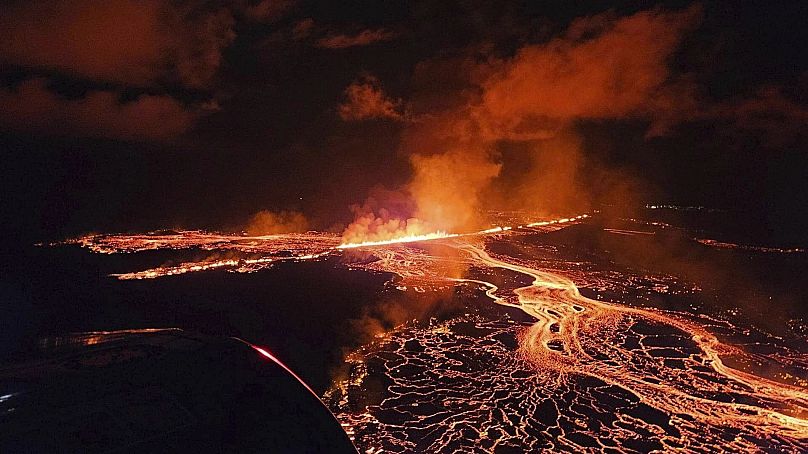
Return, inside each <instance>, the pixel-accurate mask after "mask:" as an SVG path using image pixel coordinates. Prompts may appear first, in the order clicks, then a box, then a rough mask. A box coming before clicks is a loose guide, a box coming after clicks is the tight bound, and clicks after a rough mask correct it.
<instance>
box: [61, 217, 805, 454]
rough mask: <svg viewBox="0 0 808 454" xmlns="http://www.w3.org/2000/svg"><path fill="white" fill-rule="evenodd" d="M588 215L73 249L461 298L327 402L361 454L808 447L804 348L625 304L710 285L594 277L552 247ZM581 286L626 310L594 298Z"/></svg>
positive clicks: (368, 357) (95, 242) (412, 329)
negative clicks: (385, 276)
mask: <svg viewBox="0 0 808 454" xmlns="http://www.w3.org/2000/svg"><path fill="white" fill-rule="evenodd" d="M585 218H587V215H581V216H576V217H572V218H564V219H559V220H554V221H541V222H534V223H525V224H521V225H516V226H514V227H494V228H491V229H486V230H482V231H479V232H472V233H465V234H459V233H455V234H444V233H435V234H432V235H426V236H414V237H401V238H396V239H392V240H389V241H380V242H368V243H355V244H340V242H339V237H338V236H336V235H329V234H317V233H309V234H302V235H275V236H272V237H244V236H238V235H233V236H230V235H220V234H208V233H204V232H173V233H167V234H166V233H160V234H153V235H135V236H130V237H127V236H125V235H109V236H105V235H96V236H91V237H85V238H83V239H79V240H76V242H77V243H79V244H81V245H82V246H84V247H87V248H90V249H91V250H93V251H95V252H100V253H115V252H139V251H149V250H155V249H176V250H189V249H196V250H199V249H201V250H205V251H216V254H218V255H221V254H223V253H224V254H226V255H227V256H226V257H217V258H210V259H208V260H204V261H199V262H184V263H180V264H179V265H173V266H163V267H158V268H154V269H151V270H146V271H142V272H138V273H129V274H120V275H118V276H117V277H118V278H135V279H139V278H151V277H160V276H168V275H173V274H181V273H186V272H194V271H204V270H208V269H226V270H229V271H237V272H249V271H254V270H256V269H261V268H262V267H266V266H271V265H272V264H274V263H276V262H278V261H283V260H310V259H317V258H321V257H328V256H330V255H332V254H334V255H337V254H341V255H342V259H343V262H342V263H345V264H346V265H347V266H350V267H352V268H358V269H364V270H372V271H382V272H387V273H393V274H396V275H398V276H400V278H399V279H398V280H396V281H395V284H396V285H395V288H397V289H399V290H402V291H409V290H414V291H417V292H421V293H427V294H428V292H430V291H432V290H437V289H447V288H448V289H450V290H452V291H453V292H454V295H460V297H462V300H463V303H464V304H465V305H467V307H468V312H467V313H466V314H464V315H458V316H451V317H449V318H448V319H446V320H442V321H441V320H437V321H432V322H429V323H423V322H418V323H416V322H408V323H404V324H403V325H400V326H399V327H397V328H396V329H394V330H393V331H391V332H388V333H386V334H385V335H384V336H382V337H380V338H378V339H377V341H376V342H374V343H373V344H370V345H366V346H364V347H363V348H361V349H360V350H358V351H356V352H354V353H353V354H351V355H350V356H349V357H348V362H349V363H350V364H351V365H352V372H351V374H350V376H349V377H348V378H347V379H346V380H345V381H342V382H338V383H335V386H334V387H333V389H332V390H331V391H329V393H328V394H327V395H326V396H325V397H326V400H327V401H329V402H330V405H331V408H332V410H333V411H334V412H335V413H336V414H337V416H338V418H339V419H340V422H341V423H342V424H343V426H344V427H346V428H347V429H346V430H347V431H348V432H349V433H350V434H352V437H353V440H354V441H355V443H356V444H357V446H358V447H359V448H360V449H361V450H362V451H364V452H380V451H385V452H412V451H415V452H425V451H426V452H429V451H434V452H472V451H495V450H498V449H511V450H517V451H521V452H535V451H541V450H548V451H572V452H581V451H588V452H595V451H600V450H606V449H607V448H608V449H609V450H611V451H613V452H648V451H671V450H684V451H692V452H700V451H702V452H703V451H710V450H714V449H715V448H716V447H717V446H720V447H722V449H725V450H727V451H734V452H749V451H755V450H768V451H778V452H806V451H808V420H807V419H806V418H808V354H806V353H804V351H803V350H801V349H800V348H796V347H793V346H792V345H791V344H787V343H785V341H782V339H779V338H776V337H773V336H769V335H766V334H765V333H762V332H757V334H755V336H757V337H756V338H755V339H758V340H756V341H754V342H753V341H749V342H747V343H745V346H744V348H741V347H740V346H736V343H735V342H736V341H735V339H738V338H744V336H747V334H745V333H749V332H750V328H749V327H741V326H735V325H734V324H733V323H732V322H730V321H728V320H718V319H714V318H710V317H708V316H706V315H693V314H688V313H686V312H684V311H682V312H673V311H671V312H665V311H660V310H655V309H647V308H642V307H636V306H630V305H629V304H630V301H640V302H641V301H642V300H643V298H644V297H645V296H644V295H652V294H655V293H656V294H659V293H663V292H664V293H667V294H668V295H671V296H672V297H673V296H675V295H677V294H678V293H677V292H680V291H681V289H687V288H690V289H693V290H688V291H691V292H696V293H694V294H697V292H698V289H697V288H696V287H693V286H692V285H691V284H684V283H679V282H678V281H677V280H676V279H675V278H672V277H655V276H644V275H639V276H638V275H634V274H632V273H631V272H629V271H628V270H623V271H620V270H616V269H612V268H606V269H603V270H599V269H597V268H596V267H595V265H594V264H588V263H586V262H581V261H578V260H574V261H573V260H570V259H569V258H568V257H565V256H564V255H563V252H562V251H561V250H560V249H559V248H558V247H556V246H549V245H547V244H545V242H543V241H542V235H543V234H544V233H545V232H549V231H553V230H555V229H559V228H562V227H564V226H567V225H570V224H573V223H577V222H580V221H582V220H584V219H585ZM607 232H608V233H619V234H632V235H633V234H638V233H646V232H644V231H642V232H641V231H635V230H620V229H611V230H610V231H607ZM648 237H652V236H651V235H648ZM354 249H361V250H362V251H361V253H360V254H355V253H353V252H350V250H354ZM503 251H504V252H503ZM236 255H238V256H236ZM354 256H356V257H358V258H359V259H358V260H355V261H352V259H353V257H354ZM576 282H577V283H578V285H581V286H582V287H586V288H587V289H588V290H590V291H594V290H598V291H604V292H606V293H607V294H610V295H617V296H616V297H615V298H612V299H614V300H616V302H614V303H611V302H605V301H599V300H598V299H592V298H588V297H585V296H584V295H582V294H581V292H580V291H579V288H578V285H576ZM391 291H394V290H391ZM469 292H471V294H470V293H469ZM475 293H479V294H480V295H485V296H487V297H488V298H490V299H492V300H493V301H494V302H495V303H497V304H495V305H494V304H490V303H485V304H483V303H481V302H479V301H478V299H477V298H476V296H474V294H475ZM450 294H451V293H450ZM467 297H468V298H467ZM598 298H599V299H600V297H598ZM479 300H484V301H488V300H487V299H484V298H479ZM514 313H516V314H519V316H516V315H513V314H514ZM719 333H720V334H719ZM727 339H732V340H733V342H732V343H730V342H728V341H727ZM737 344H738V345H740V344H744V343H743V342H737ZM747 347H752V348H751V349H749V348H747Z"/></svg>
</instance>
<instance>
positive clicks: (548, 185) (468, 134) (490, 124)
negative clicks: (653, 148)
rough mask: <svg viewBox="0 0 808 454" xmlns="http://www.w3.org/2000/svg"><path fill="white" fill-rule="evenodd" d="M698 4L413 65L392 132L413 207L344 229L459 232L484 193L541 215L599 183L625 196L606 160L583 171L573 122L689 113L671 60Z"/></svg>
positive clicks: (583, 197)
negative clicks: (502, 51) (508, 51)
mask: <svg viewBox="0 0 808 454" xmlns="http://www.w3.org/2000/svg"><path fill="white" fill-rule="evenodd" d="M700 14H701V13H700V9H699V8H698V7H691V8H689V9H686V10H683V11H678V12H668V11H663V10H659V9H655V10H651V11H643V12H639V13H636V14H634V15H632V16H628V17H617V16H615V15H614V14H611V13H606V14H600V15H597V16H592V17H585V18H580V19H576V20H574V21H573V22H572V23H571V24H570V25H569V27H568V28H567V30H566V31H565V32H563V33H562V34H560V35H559V36H557V37H555V38H552V39H550V40H549V41H546V42H543V43H538V44H528V45H524V46H522V47H521V48H519V49H518V50H517V51H516V52H515V53H513V54H512V56H510V57H505V58H500V57H497V56H493V55H490V54H489V53H486V52H483V53H482V55H481V54H480V53H479V52H478V53H477V54H474V55H470V56H468V57H466V58H464V59H463V58H461V59H459V62H458V61H454V62H449V63H447V62H446V61H432V62H424V63H422V64H421V65H419V68H417V69H416V77H415V81H416V85H417V83H418V81H419V80H421V81H423V87H416V92H415V93H414V95H413V97H412V99H411V100H410V105H409V106H408V112H409V111H411V112H412V118H411V119H409V123H408V124H407V125H406V126H405V130H404V131H403V134H402V141H401V152H402V153H404V154H406V155H407V156H409V161H410V164H411V166H412V170H413V176H412V179H411V181H410V182H409V183H408V184H407V185H406V186H405V187H403V188H401V192H402V193H403V194H406V195H407V196H409V197H412V200H413V204H414V209H413V211H412V213H411V214H412V217H411V218H396V217H394V216H391V214H390V213H389V212H384V213H381V215H379V213H376V217H373V214H372V213H370V212H368V211H364V212H362V213H361V214H360V215H359V216H358V218H357V221H356V223H355V225H352V226H349V227H348V229H347V230H346V235H350V236H351V239H352V240H357V235H356V233H357V232H360V233H362V232H363V229H362V228H361V226H376V225H381V226H384V228H380V229H375V230H374V229H367V228H366V229H364V231H367V232H375V234H376V236H378V235H386V236H391V237H394V236H396V235H400V236H403V235H408V234H413V233H415V232H414V231H416V230H424V229H426V228H431V229H442V230H447V231H463V230H469V229H475V228H478V227H480V226H481V224H482V223H483V222H484V221H483V220H482V219H481V217H480V215H479V213H480V211H481V208H483V207H484V206H485V205H486V204H488V203H491V202H497V203H498V208H501V207H508V208H513V209H515V208H518V209H526V210H531V211H534V212H542V213H545V214H550V213H551V212H552V213H560V212H565V211H566V212H570V211H580V210H585V209H587V208H588V206H589V204H590V203H591V201H592V200H593V199H596V198H597V199H602V198H603V195H604V194H603V193H608V192H611V191H615V192H616V193H617V194H619V195H620V196H623V195H625V191H626V189H627V186H626V184H619V185H617V186H613V185H612V184H611V183H612V182H613V181H615V180H616V179H614V178H610V177H609V172H608V170H603V169H602V168H601V169H598V171H597V172H594V173H589V172H588V171H589V167H591V166H590V165H589V163H588V161H587V150H585V149H584V147H583V145H582V144H583V143H584V142H583V141H582V140H581V137H580V129H579V125H580V124H582V123H584V122H603V121H615V120H632V121H639V122H644V123H645V124H647V135H649V136H653V135H659V134H664V133H665V132H666V131H667V130H668V129H669V128H670V127H671V126H672V125H674V124H676V123H677V122H679V121H681V119H682V117H683V116H685V114H686V113H687V112H692V111H693V109H694V107H693V106H694V103H695V101H694V98H695V94H694V91H693V87H692V86H691V84H689V83H688V81H687V79H686V78H684V77H677V76H674V75H673V73H672V71H671V70H670V68H669V61H670V60H671V58H672V57H673V55H674V53H675V52H676V50H677V48H678V47H679V45H680V43H681V41H682V39H683V38H684V36H686V34H687V32H688V31H689V30H691V29H692V28H694V26H695V25H696V24H697V22H698V21H699V18H700ZM458 68H460V70H459V69H458ZM419 72H421V73H428V76H424V75H423V74H420V75H419V74H418V73H419ZM458 73H461V74H464V75H465V80H460V81H458V77H459V76H458ZM436 79H438V80H439V79H444V80H448V81H451V83H450V84H440V83H436V82H435V81H436ZM446 85H449V86H454V87H459V88H456V89H454V90H446V89H445V88H444V87H445V86H446ZM434 87H441V89H442V90H441V93H435V90H436V89H435V88H434ZM509 166H513V167H511V168H509ZM629 186H630V185H629ZM357 224H358V225H357ZM413 225H414V226H415V227H413ZM396 227H399V229H398V230H396ZM418 233H426V232H424V231H420V232H418Z"/></svg>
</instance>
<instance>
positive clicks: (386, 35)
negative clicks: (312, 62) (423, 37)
mask: <svg viewBox="0 0 808 454" xmlns="http://www.w3.org/2000/svg"><path fill="white" fill-rule="evenodd" d="M395 37H396V34H395V33H393V32H391V31H389V30H386V29H384V28H379V29H376V30H370V29H368V30H362V31H361V32H359V33H357V34H356V35H346V34H336V35H329V36H326V37H325V38H321V39H320V40H318V41H317V46H318V47H323V48H326V49H345V48H348V47H357V46H368V45H370V44H375V43H379V42H383V41H390V40H391V39H393V38H395Z"/></svg>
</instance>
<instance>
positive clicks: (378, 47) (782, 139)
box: [0, 0, 808, 244]
mask: <svg viewBox="0 0 808 454" xmlns="http://www.w3.org/2000/svg"><path fill="white" fill-rule="evenodd" d="M134 3H137V5H136V6H133V2H131V1H129V0H114V1H103V2H101V1H95V0H82V1H56V0H45V1H41V2H31V3H29V2H24V1H19V2H6V4H5V6H2V7H0V38H2V39H0V41H2V42H3V44H0V82H2V86H0V152H2V154H3V166H2V169H3V170H2V183H0V185H1V186H0V187H1V188H2V194H3V195H2V200H3V201H2V208H1V209H2V211H3V219H4V224H5V226H4V227H5V228H6V229H7V230H8V231H9V235H7V236H6V238H7V239H8V241H9V242H11V243H14V242H19V243H26V244H30V243H31V242H34V241H39V240H43V239H58V238H62V237H64V236H68V235H73V234H77V233H82V232H87V231H110V230H117V231H126V230H131V231H134V230H142V229H153V228H162V227H190V228H194V227H212V228H228V227H238V226H242V225H244V223H245V222H246V220H247V219H249V217H250V216H251V215H252V214H253V213H255V212H257V211H259V210H272V211H279V210H297V211H302V212H303V213H305V214H306V215H307V216H308V217H309V218H310V219H311V222H312V225H313V226H315V227H318V228H329V227H332V226H334V225H336V224H338V223H345V222H348V221H350V220H351V212H350V211H349V206H350V205H351V204H353V203H361V202H362V201H363V200H365V198H366V197H367V196H368V194H369V193H370V191H371V190H372V188H374V187H375V186H378V185H384V186H385V187H387V188H390V189H395V188H399V187H402V185H406V184H407V182H408V181H409V180H410V178H411V168H410V165H409V160H408V156H409V154H408V153H409V151H408V150H407V147H406V145H402V144H406V143H420V142H415V141H417V140H418V137H421V136H419V135H418V134H422V132H420V130H421V129H425V128H426V127H425V126H424V123H425V122H429V121H431V120H429V119H431V118H433V117H432V115H435V116H440V115H452V112H456V111H459V110H458V104H459V103H469V102H473V101H468V100H469V99H476V98H474V96H476V95H475V94H474V93H477V95H479V93H480V92H482V91H484V90H486V89H484V88H481V87H488V85H485V84H487V83H493V82H491V81H492V80H498V79H495V77H496V76H491V74H497V71H500V70H501V69H502V68H508V67H511V66H513V67H515V66H516V62H517V61H518V60H517V59H516V57H515V56H516V55H518V54H519V53H520V51H521V50H523V49H526V48H530V47H531V46H533V48H537V49H546V47H542V46H543V45H544V44H546V43H548V42H552V41H553V40H562V41H563V40H567V41H564V42H565V43H567V44H569V43H570V42H579V41H587V40H599V39H600V38H599V37H602V36H607V35H608V33H609V32H608V31H606V32H604V31H602V30H601V29H600V28H598V27H601V26H604V25H602V24H606V25H605V27H607V30H609V29H608V27H609V26H610V25H609V24H615V23H622V22H621V21H622V20H623V19H624V18H626V17H632V16H633V15H635V14H637V13H638V12H642V11H651V12H652V13H653V14H658V15H661V16H663V17H668V16H665V15H674V14H677V12H680V11H690V12H691V13H682V14H683V16H681V17H679V16H675V17H674V16H671V17H674V18H672V19H670V20H671V21H672V23H674V24H675V25H676V26H678V24H681V32H678V33H679V34H674V33H673V32H671V34H673V36H672V37H671V36H668V33H667V32H665V33H663V35H665V36H661V37H659V42H660V43H662V42H664V41H665V40H666V39H671V40H672V41H671V42H672V43H673V44H671V46H670V51H669V55H665V58H663V59H662V60H660V61H663V64H662V66H661V68H662V70H664V71H666V73H665V74H663V79H664V82H660V83H659V86H655V88H654V89H653V90H651V91H648V92H642V93H641V94H642V95H643V99H642V100H641V101H638V102H636V103H635V104H632V105H631V106H630V107H628V108H626V109H624V110H621V111H620V112H616V111H613V110H612V109H611V107H612V106H613V105H615V104H617V102H616V101H614V102H613V101H611V100H609V99H606V100H604V101H603V106H605V107H603V108H600V110H598V109H592V110H591V111H590V110H587V108H586V107H583V108H581V109H579V110H578V111H575V112H572V113H558V112H566V110H565V109H564V108H557V109H555V110H552V109H544V110H542V109H543V108H537V110H530V109H531V106H528V107H527V109H528V112H533V113H536V112H538V113H537V115H538V116H539V117H538V120H536V121H539V122H547V123H549V124H553V125H557V124H561V123H563V124H564V125H565V126H564V128H565V129H567V130H569V129H574V131H575V135H576V137H578V140H579V141H580V142H581V143H582V146H581V147H582V148H581V149H582V150H583V155H584V158H582V159H584V161H585V162H586V165H584V167H583V168H589V167H588V166H596V165H599V164H603V165H604V166H605V167H608V168H610V169H612V170H614V169H619V174H620V175H629V178H631V179H641V180H642V185H641V187H642V188H643V189H642V190H641V191H640V193H639V194H637V195H636V196H637V199H639V200H647V201H656V200H663V201H673V202H678V203H682V204H701V205H708V206H716V207H724V208H732V209H743V210H747V211H748V212H749V213H751V215H752V218H751V219H752V221H750V225H751V224H754V225H755V226H757V227H756V228H757V229H759V230H760V231H762V232H764V233H768V234H770V238H767V239H766V240H768V241H786V242H787V241H796V240H802V239H804V238H806V234H805V233H804V232H805V231H806V230H808V215H807V214H806V210H805V206H806V205H807V204H808V183H806V182H805V177H806V174H807V173H806V170H808V169H807V168H806V165H807V164H808V149H807V148H808V147H806V140H805V139H806V136H805V131H806V127H808V98H807V97H806V96H807V95H808V47H806V46H805V43H806V42H808V28H806V27H805V23H806V19H808V14H807V13H808V11H806V9H808V7H806V6H805V5H804V2H798V1H795V2H755V1H743V2H724V1H716V2H707V1H705V2H703V3H700V4H697V5H696V6H692V2H681V1H676V2H673V1H672V2H661V3H660V4H659V5H653V4H650V3H649V2H628V1H622V2H594V1H592V2H568V1H554V2H549V1H543V2H501V1H490V2H487V1H458V2H450V1H414V2H396V1H385V2H358V1H357V2H347V1H339V2H324V3H318V2H308V1H300V2H294V1H289V0H278V1H273V0H268V1H262V2H259V1H258V0H253V1H249V0H230V1H224V0H222V1H202V0H187V1H168V0H150V1H144V2H134ZM775 3H776V5H775ZM770 5H775V6H770ZM688 8H689V9H688ZM591 16H596V17H597V18H599V19H593V20H591V21H590V22H589V25H588V26H589V27H591V28H590V29H588V30H584V32H583V34H582V35H581V36H578V37H576V38H569V36H570V33H571V32H570V29H568V27H569V26H570V24H571V23H573V22H574V21H575V20H576V18H581V17H591ZM663 30H664V29H663ZM587 33H590V34H592V36H589V35H587ZM649 36H651V37H652V38H650V40H651V41H655V40H656V39H657V37H656V36H655V35H654V34H653V33H651V34H650V35H649ZM560 37H564V38H560ZM576 40H577V41H576ZM601 41H603V42H604V47H603V49H605V50H602V51H601V53H600V54H598V57H597V59H595V60H593V61H592V62H590V63H587V64H586V65H583V66H580V67H578V66H573V67H572V68H573V70H572V71H573V73H570V72H566V73H560V74H559V75H558V78H559V81H558V84H556V83H555V81H553V80H549V81H548V80H546V78H545V79H540V80H542V81H543V83H544V84H545V85H544V86H535V87H530V86H528V88H529V90H536V91H542V90H546V91H548V92H552V91H553V90H554V89H555V88H556V87H557V86H563V85H564V84H565V82H564V81H562V79H569V80H576V74H575V73H574V72H575V71H579V72H580V71H582V72H587V73H588V72H589V70H590V68H589V66H594V67H597V66H598V65H600V64H601V63H600V62H602V61H607V60H609V58H610V56H611V55H612V54H611V51H610V49H611V48H609V47H608V46H609V45H610V44H609V42H608V41H606V40H605V39H604V40H601ZM659 45H660V46H662V44H659ZM616 46H617V47H615V48H614V49H611V50H613V51H614V53H615V55H622V54H626V53H627V52H628V51H627V50H626V49H625V47H626V46H625V44H621V43H618V44H617V45H616ZM651 49H652V50H653V49H656V48H654V47H651ZM562 52H563V51H562ZM621 53H622V54H621ZM541 55H543V54H539V57H537V58H538V60H537V61H539V62H541V61H544V60H541V58H543V57H541ZM571 55H575V54H571ZM528 63H529V62H528ZM528 63H525V64H528ZM587 65H589V66H587ZM604 65H605V63H604ZM575 68H578V69H575ZM581 68H583V69H581ZM618 68H619V65H618ZM659 69H660V67H659V65H657V66H649V68H647V70H648V71H650V72H653V71H658V70H659ZM527 70H528V72H527V74H533V73H534V71H532V69H531V68H530V67H528V68H527ZM627 71H628V70H627ZM638 71H639V70H638ZM642 71H645V69H643V70H642ZM627 74H634V73H631V72H630V71H628V72H627ZM638 74H640V75H643V74H645V73H638ZM492 77H494V78H492ZM615 77H617V79H618V80H619V79H620V77H619V74H618V75H617V76H615ZM481 81H482V82H481ZM633 82H634V81H629V82H626V81H625V80H623V81H620V83H622V84H626V83H629V84H631V83H633ZM615 83H617V82H615ZM351 87H353V88H355V89H356V90H355V91H353V92H352V91H351ZM682 87H686V88H682ZM577 88H585V85H584V86H583V87H577ZM663 89H664V90H663ZM578 91H580V90H578ZM576 92H577V91H576V90H573V91H572V93H576ZM469 93H471V95H469ZM562 93H563V92H562ZM671 93H672V94H673V95H671ZM680 93H685V94H686V95H685V96H683V95H680ZM513 96H514V97H520V96H521V95H520V94H519V93H513ZM614 96H616V97H617V98H619V96H620V94H617V95H614ZM689 97H692V99H691V98H689ZM684 98H687V99H684ZM459 100H463V101H462V102H461V101H459ZM680 101H681V103H680ZM464 105H465V104H464ZM534 107H535V106H534ZM672 111H675V115H674V114H670V112H672ZM604 112H606V113H604ZM533 113H531V114H530V115H533ZM413 118H417V119H418V120H413ZM531 118H532V117H531ZM425 119H427V120H425ZM661 119H662V120H667V121H668V123H670V124H671V126H670V127H668V128H665V130H664V131H663V132H662V133H660V134H649V130H651V129H652V127H653V126H654V125H656V124H657V123H658V122H659V121H662V120H661ZM413 125H415V126H413ZM413 131H416V132H413ZM430 134H433V136H434V133H430ZM413 137H415V138H413ZM430 137H432V136H430ZM504 137H505V136H504V135H503V136H501V137H500V136H497V137H496V138H495V139H496V140H495V141H494V142H493V143H496V144H497V145H496V146H497V147H500V148H502V149H501V150H499V149H498V150H499V151H498V154H497V158H496V159H497V160H498V162H506V163H507V162H509V160H510V161H514V162H518V161H519V158H518V156H516V155H515V156H511V155H510V154H509V153H515V154H518V153H519V152H518V151H516V152H509V151H507V150H508V149H511V148H514V149H516V148H519V147H518V146H516V145H513V144H511V145H513V146H511V147H510V148H508V144H504V145H503V144H502V142H509V143H510V141H512V137H508V138H504ZM542 140H543V139H542ZM408 141H409V142H408ZM502 150H505V151H502ZM427 153H440V151H439V150H430V151H428V152H427ZM506 166H507V164H506ZM546 168H547V169H550V170H547V172H554V171H555V170H554V167H553V166H546ZM509 172H511V170H508V169H503V172H502V175H506V176H507V175H510V173H509ZM511 173H512V172H511ZM503 178H505V177H503ZM505 183H507V181H506V182H505ZM505 183H503V182H499V183H498V185H499V186H498V187H505V188H507V186H508V185H507V184H505ZM581 184H582V185H583V186H586V180H585V179H584V182H582V183H581ZM495 186H497V184H495ZM591 191H592V192H593V193H597V192H598V191H599V189H593V190H591ZM607 192H608V191H607ZM589 198H590V199H592V200H597V201H598V202H602V201H604V200H606V201H608V198H606V199H601V198H598V197H589ZM570 209H571V210H573V211H574V210H575V208H574V207H571V208H570Z"/></svg>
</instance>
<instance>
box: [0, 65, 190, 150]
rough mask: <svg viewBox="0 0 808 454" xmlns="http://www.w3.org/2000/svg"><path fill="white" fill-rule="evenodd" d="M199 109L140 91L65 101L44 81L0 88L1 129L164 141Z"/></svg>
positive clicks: (184, 126) (95, 94)
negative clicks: (128, 97) (123, 97)
mask: <svg viewBox="0 0 808 454" xmlns="http://www.w3.org/2000/svg"><path fill="white" fill-rule="evenodd" d="M202 113H203V111H202V110H201V109H198V108H192V107H187V106H184V105H182V104H181V103H180V102H178V101H177V100H175V99H173V98H171V97H168V96H152V95H142V96H140V97H139V98H137V99H136V100H134V101H127V102H121V101H119V99H118V96H117V95H116V94H115V93H113V92H109V91H93V92H90V93H88V94H87V95H86V96H85V97H83V98H79V99H65V98H62V97H60V96H58V95H56V94H55V93H53V92H52V91H50V90H49V89H48V88H47V86H46V82H45V81H44V80H43V79H32V80H28V81H25V82H23V83H21V84H20V85H19V86H18V87H16V89H13V90H0V127H2V128H3V129H8V130H15V131H29V132H39V131H49V132H54V131H59V132H60V133H64V134H70V135H78V136H88V137H104V138H114V139H124V140H144V139H146V140H168V139H171V138H173V137H176V136H177V135H179V134H182V133H183V132H185V131H186V130H187V129H188V128H189V127H190V126H191V124H192V123H193V121H194V120H195V119H196V118H197V117H198V116H199V115H201V114H202Z"/></svg>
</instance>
